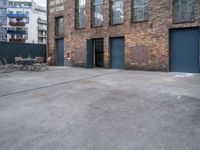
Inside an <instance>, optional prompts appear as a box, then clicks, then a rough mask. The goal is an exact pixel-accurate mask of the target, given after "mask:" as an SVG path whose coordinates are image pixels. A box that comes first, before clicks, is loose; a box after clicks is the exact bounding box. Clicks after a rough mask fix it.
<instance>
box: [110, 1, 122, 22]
mask: <svg viewBox="0 0 200 150" xmlns="http://www.w3.org/2000/svg"><path fill="white" fill-rule="evenodd" d="M110 17H111V24H113V25H114V24H122V23H123V22H124V1H123V0H111V16H110Z"/></svg>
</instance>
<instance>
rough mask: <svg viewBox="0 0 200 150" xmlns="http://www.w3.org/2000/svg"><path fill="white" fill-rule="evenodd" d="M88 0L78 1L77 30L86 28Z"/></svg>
mask: <svg viewBox="0 0 200 150" xmlns="http://www.w3.org/2000/svg"><path fill="white" fill-rule="evenodd" d="M85 19H86V0H76V28H77V29H81V28H85V23H86V22H85Z"/></svg>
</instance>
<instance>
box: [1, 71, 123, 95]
mask: <svg viewBox="0 0 200 150" xmlns="http://www.w3.org/2000/svg"><path fill="white" fill-rule="evenodd" d="M118 72H121V70H120V71H115V72H110V73H105V74H100V75H95V76H91V77H87V78H82V79H76V80H71V81H66V82H61V83H56V84H52V85H47V86H41V87H37V88H32V89H28V90H23V91H18V92H14V93H9V94H4V95H0V98H2V97H7V96H11V95H16V94H20V93H26V92H30V91H36V90H40V89H46V88H50V87H56V86H60V85H66V84H69V83H72V82H79V81H82V80H88V79H95V78H98V77H102V76H106V75H110V74H115V73H118Z"/></svg>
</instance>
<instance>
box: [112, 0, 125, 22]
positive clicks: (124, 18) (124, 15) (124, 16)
mask: <svg viewBox="0 0 200 150" xmlns="http://www.w3.org/2000/svg"><path fill="white" fill-rule="evenodd" d="M112 1H113V0H109V24H110V26H117V25H123V24H124V22H125V13H124V10H125V2H124V0H121V1H122V2H123V22H121V23H113V19H112V17H113V11H112ZM115 1H120V0H115Z"/></svg>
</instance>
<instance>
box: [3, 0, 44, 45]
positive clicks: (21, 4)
mask: <svg viewBox="0 0 200 150" xmlns="http://www.w3.org/2000/svg"><path fill="white" fill-rule="evenodd" d="M7 41H9V42H14V43H39V44H46V42H47V10H46V8H45V7H42V6H39V5H37V4H36V3H35V2H33V1H32V0H9V1H8V9H7Z"/></svg>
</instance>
